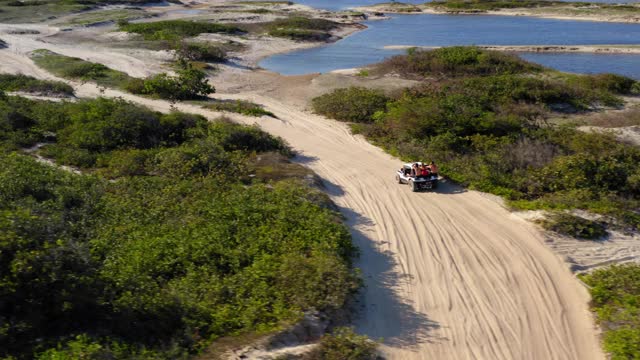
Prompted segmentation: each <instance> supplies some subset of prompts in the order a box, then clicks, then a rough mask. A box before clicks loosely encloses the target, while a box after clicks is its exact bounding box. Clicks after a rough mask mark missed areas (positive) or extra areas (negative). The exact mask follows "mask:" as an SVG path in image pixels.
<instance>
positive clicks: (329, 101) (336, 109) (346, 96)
mask: <svg viewBox="0 0 640 360" xmlns="http://www.w3.org/2000/svg"><path fill="white" fill-rule="evenodd" d="M388 101H389V98H387V97H386V96H385V95H384V94H383V93H382V92H380V91H376V90H369V89H366V88H361V87H351V88H346V89H338V90H336V91H334V92H332V93H328V94H324V95H322V96H319V97H317V98H315V99H313V102H312V105H313V109H314V111H315V112H317V113H319V114H322V115H325V116H328V117H331V118H334V119H337V120H341V121H350V122H368V121H371V119H372V118H373V116H374V115H375V114H376V113H378V112H381V111H384V110H385V108H386V106H387V102H388Z"/></svg>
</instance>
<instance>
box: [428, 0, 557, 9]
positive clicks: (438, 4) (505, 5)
mask: <svg viewBox="0 0 640 360" xmlns="http://www.w3.org/2000/svg"><path fill="white" fill-rule="evenodd" d="M425 5H426V6H430V7H435V8H443V9H447V10H498V9H513V8H537V7H549V6H558V5H567V3H565V2H560V1H548V0H472V1H469V0H464V1H461V0H447V1H434V2H432V3H426V4H425Z"/></svg>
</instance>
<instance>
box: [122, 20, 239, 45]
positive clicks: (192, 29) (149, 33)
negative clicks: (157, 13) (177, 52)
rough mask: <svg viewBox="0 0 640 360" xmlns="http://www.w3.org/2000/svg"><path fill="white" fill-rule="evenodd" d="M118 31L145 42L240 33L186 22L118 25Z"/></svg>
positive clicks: (217, 25) (204, 23)
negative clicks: (141, 38)
mask: <svg viewBox="0 0 640 360" xmlns="http://www.w3.org/2000/svg"><path fill="white" fill-rule="evenodd" d="M120 30H121V31H126V32H130V33H136V34H140V35H142V36H144V38H145V40H179V39H183V38H186V37H193V36H197V35H200V34H203V33H224V34H238V33H241V32H242V31H241V30H240V29H239V28H237V27H235V26H232V25H226V24H216V23H207V22H198V21H186V20H165V21H154V22H144V23H120Z"/></svg>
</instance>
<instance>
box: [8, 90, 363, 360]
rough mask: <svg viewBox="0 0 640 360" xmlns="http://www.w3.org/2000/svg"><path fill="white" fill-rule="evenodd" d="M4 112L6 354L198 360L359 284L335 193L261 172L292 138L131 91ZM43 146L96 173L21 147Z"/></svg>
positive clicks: (329, 305) (328, 304)
mask: <svg viewBox="0 0 640 360" xmlns="http://www.w3.org/2000/svg"><path fill="white" fill-rule="evenodd" d="M0 108H2V109H3V110H5V109H6V110H8V111H0V114H1V115H0V144H1V146H0V149H2V152H0V199H1V201H0V228H1V230H0V294H1V298H2V301H1V302H0V324H2V326H1V327H0V357H3V358H4V357H12V358H16V359H31V358H38V359H76V358H86V359H89V358H91V359H114V358H115V359H122V358H144V359H148V358H153V359H180V358H186V357H187V356H189V355H190V354H194V353H197V352H198V351H200V350H201V349H203V348H204V347H205V346H206V345H207V344H209V343H210V342H211V341H212V340H213V339H215V338H217V337H219V336H223V335H233V334H237V333H241V332H247V331H257V332H263V331H271V330H273V329H277V328H278V327H280V326H282V325H286V324H288V323H290V322H292V321H296V319H298V318H299V317H300V316H301V314H302V312H303V311H305V310H308V309H315V310H320V311H327V312H331V311H332V310H334V309H339V308H341V307H342V306H343V305H344V303H345V301H346V300H347V298H348V297H349V296H350V294H351V293H352V292H353V291H355V290H356V289H357V287H358V284H359V282H358V280H357V278H356V277H355V275H354V274H353V272H352V270H351V268H350V258H351V256H352V255H353V254H354V251H355V250H354V248H353V246H352V245H351V241H350V236H349V233H348V231H347V229H346V227H345V226H343V225H342V224H341V223H340V221H339V217H338V214H337V213H335V212H334V211H332V210H330V207H329V206H328V205H327V204H328V200H327V198H326V196H324V195H323V194H322V193H320V192H319V191H317V190H315V189H313V188H310V187H309V186H308V185H305V184H304V183H303V182H301V181H299V180H296V179H295V178H291V177H288V178H284V179H282V180H270V179H273V178H268V177H262V176H261V175H260V174H261V172H260V171H258V169H259V168H260V167H261V166H263V165H262V162H261V160H260V159H261V158H263V157H265V158H271V159H273V158H280V159H281V160H278V161H276V162H283V161H285V162H286V157H285V156H286V155H287V154H289V149H288V148H287V146H286V145H285V144H284V143H283V142H282V140H280V139H277V138H273V137H271V136H269V135H268V134H266V133H264V132H262V131H261V130H259V129H258V128H256V127H247V126H241V125H236V124H232V123H229V122H226V121H223V120H218V121H214V122H208V121H206V119H204V118H203V117H200V116H196V115H190V114H184V113H178V112H172V113H169V114H160V113H156V112H153V111H150V110H148V109H145V108H141V107H138V106H136V105H133V104H131V103H128V102H125V101H123V100H108V99H96V100H82V101H79V102H77V103H67V102H61V103H52V102H42V101H33V100H28V99H24V98H20V97H12V96H2V97H0ZM52 134H55V135H52ZM38 141H47V142H49V144H48V145H46V146H45V147H44V148H43V149H42V152H41V154H42V155H45V156H50V157H51V158H53V159H54V160H55V161H56V163H62V162H69V163H72V164H74V165H77V166H81V167H82V168H83V173H84V175H76V174H73V173H70V172H68V171H65V170H62V169H57V168H56V167H55V166H52V165H47V164H41V163H39V162H37V161H36V160H35V159H33V158H31V157H29V156H26V155H21V154H20V153H19V152H18V151H16V148H17V147H18V146H28V145H31V144H33V143H35V142H38ZM47 149H48V150H47ZM78 159H81V161H80V162H79V161H78ZM288 166H294V165H292V164H289V165H288ZM252 174H257V176H253V175H252ZM250 175H252V176H250ZM109 178H113V179H116V180H115V181H107V179H109ZM267 181H270V182H269V183H268V184H265V182H267Z"/></svg>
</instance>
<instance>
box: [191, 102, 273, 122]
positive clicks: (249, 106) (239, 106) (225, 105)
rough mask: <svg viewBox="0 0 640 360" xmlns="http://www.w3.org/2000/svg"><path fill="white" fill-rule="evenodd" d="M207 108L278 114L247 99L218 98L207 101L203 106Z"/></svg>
mask: <svg viewBox="0 0 640 360" xmlns="http://www.w3.org/2000/svg"><path fill="white" fill-rule="evenodd" d="M203 107H204V108H205V109H210V110H214V111H228V112H233V113H238V114H242V115H247V116H256V117H260V116H270V117H273V118H275V117H276V116H275V115H274V114H273V113H272V112H270V111H267V110H265V109H264V108H263V107H262V106H260V105H258V104H254V103H252V102H250V101H245V100H232V101H223V100H218V101H215V102H214V103H207V104H206V105H204V106H203Z"/></svg>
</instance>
